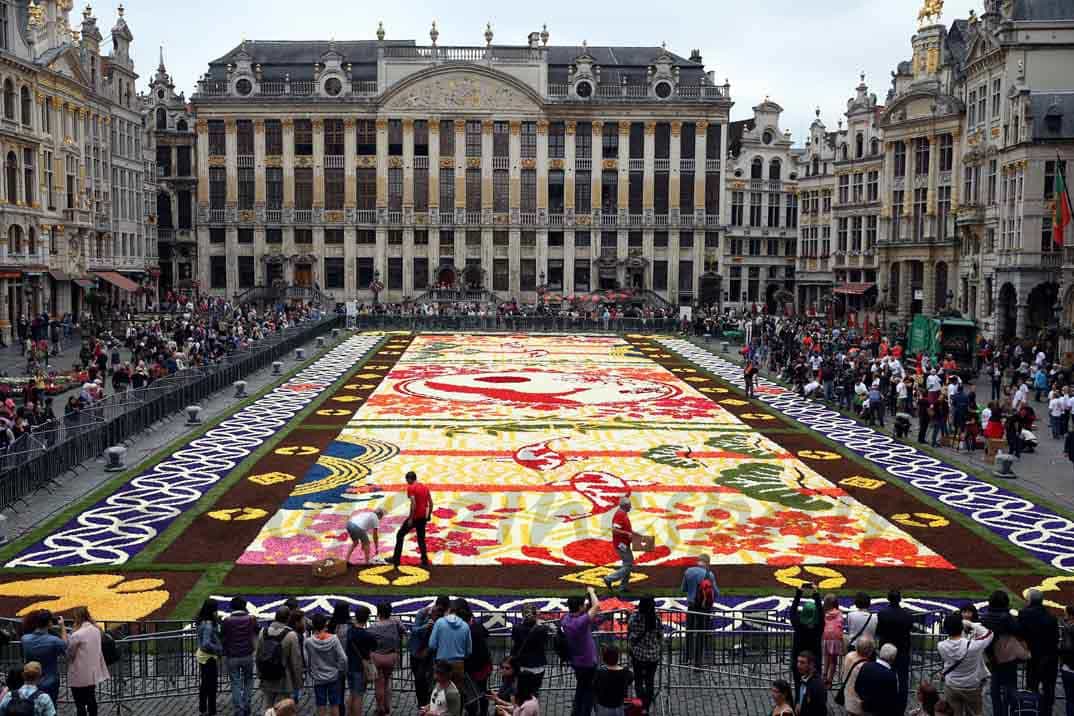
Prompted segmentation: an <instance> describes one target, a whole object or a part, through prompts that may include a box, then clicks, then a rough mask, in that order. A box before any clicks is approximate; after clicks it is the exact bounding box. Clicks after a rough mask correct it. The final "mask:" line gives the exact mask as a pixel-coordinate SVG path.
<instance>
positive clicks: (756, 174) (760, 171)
mask: <svg viewBox="0 0 1074 716" xmlns="http://www.w3.org/2000/svg"><path fill="white" fill-rule="evenodd" d="M750 179H764V161H762V160H761V158H760V157H756V158H755V159H754V160H753V164H752V165H751V166H750Z"/></svg>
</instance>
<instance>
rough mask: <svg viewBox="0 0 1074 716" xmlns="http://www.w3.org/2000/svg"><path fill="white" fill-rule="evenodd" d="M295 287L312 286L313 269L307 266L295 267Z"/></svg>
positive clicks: (297, 265) (298, 265) (299, 265)
mask: <svg viewBox="0 0 1074 716" xmlns="http://www.w3.org/2000/svg"><path fill="white" fill-rule="evenodd" d="M295 285H296V286H307V287H308V286H312V285H313V268H312V267H311V266H310V265H309V264H296V265H295Z"/></svg>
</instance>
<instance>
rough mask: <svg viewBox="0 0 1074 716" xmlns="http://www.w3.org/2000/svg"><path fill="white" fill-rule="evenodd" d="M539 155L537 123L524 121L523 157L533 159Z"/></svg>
mask: <svg viewBox="0 0 1074 716" xmlns="http://www.w3.org/2000/svg"><path fill="white" fill-rule="evenodd" d="M536 156H537V123H536V122H523V123H522V158H523V159H533V158H535V157H536Z"/></svg>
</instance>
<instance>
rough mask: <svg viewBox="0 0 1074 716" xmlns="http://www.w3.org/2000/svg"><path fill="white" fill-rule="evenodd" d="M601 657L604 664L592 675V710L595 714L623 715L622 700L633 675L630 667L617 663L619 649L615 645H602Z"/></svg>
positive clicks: (605, 715)
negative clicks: (593, 707) (594, 706)
mask: <svg viewBox="0 0 1074 716" xmlns="http://www.w3.org/2000/svg"><path fill="white" fill-rule="evenodd" d="M602 657H603V661H604V664H603V665H602V666H601V667H600V668H599V669H597V673H596V675H595V676H594V677H593V695H594V696H595V699H594V700H595V701H596V708H595V709H594V711H595V712H596V714H597V716H623V713H624V710H625V709H624V707H623V702H624V701H625V700H626V696H627V689H628V688H629V687H630V682H632V681H633V680H634V675H633V674H632V673H631V671H630V669H626V668H623V667H622V666H620V665H619V649H617V648H616V647H614V646H606V647H604V651H603V652H602Z"/></svg>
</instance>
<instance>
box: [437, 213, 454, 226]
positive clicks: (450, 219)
mask: <svg viewBox="0 0 1074 716" xmlns="http://www.w3.org/2000/svg"><path fill="white" fill-rule="evenodd" d="M454 224H455V212H454V211H441V212H440V225H441V226H452V225H454Z"/></svg>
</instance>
